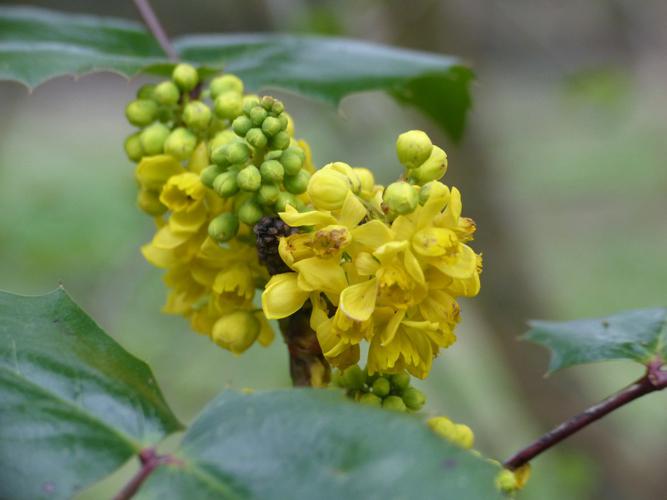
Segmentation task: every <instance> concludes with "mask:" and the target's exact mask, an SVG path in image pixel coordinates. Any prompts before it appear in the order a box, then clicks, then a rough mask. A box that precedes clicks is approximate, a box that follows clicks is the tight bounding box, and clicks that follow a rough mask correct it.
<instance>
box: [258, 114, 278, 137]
mask: <svg viewBox="0 0 667 500" xmlns="http://www.w3.org/2000/svg"><path fill="white" fill-rule="evenodd" d="M262 130H263V131H264V133H265V134H266V135H268V136H269V137H272V136H274V135H276V134H277V133H278V132H280V131H281V130H282V128H281V124H280V120H278V118H275V117H273V116H267V117H266V120H264V121H263V122H262Z"/></svg>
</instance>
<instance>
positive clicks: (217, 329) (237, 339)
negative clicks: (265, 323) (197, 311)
mask: <svg viewBox="0 0 667 500" xmlns="http://www.w3.org/2000/svg"><path fill="white" fill-rule="evenodd" d="M260 330H261V325H260V323H259V321H258V320H257V318H256V317H255V315H254V314H253V313H252V312H250V311H246V310H243V309H239V310H236V311H233V312H230V313H228V314H225V315H223V316H221V317H220V319H218V321H216V322H215V324H214V325H213V331H212V332H211V338H212V339H213V341H214V342H215V343H216V344H218V345H219V346H220V347H224V348H225V349H228V350H230V351H231V352H233V353H234V354H241V353H242V352H243V351H245V350H246V349H248V347H250V346H251V345H252V344H253V343H254V342H255V340H256V339H257V337H258V336H259V333H260Z"/></svg>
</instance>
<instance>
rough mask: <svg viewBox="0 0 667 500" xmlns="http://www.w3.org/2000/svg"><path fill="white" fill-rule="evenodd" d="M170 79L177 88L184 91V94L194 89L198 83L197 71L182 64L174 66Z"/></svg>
mask: <svg viewBox="0 0 667 500" xmlns="http://www.w3.org/2000/svg"><path fill="white" fill-rule="evenodd" d="M171 78H172V79H173V80H174V83H175V84H176V85H178V88H180V89H181V90H185V91H186V92H189V91H191V90H192V89H194V88H195V87H196V86H197V84H198V83H199V75H198V74H197V70H196V69H195V68H194V67H192V66H191V65H189V64H184V63H181V64H177V65H176V67H175V68H174V71H173V72H172V74H171Z"/></svg>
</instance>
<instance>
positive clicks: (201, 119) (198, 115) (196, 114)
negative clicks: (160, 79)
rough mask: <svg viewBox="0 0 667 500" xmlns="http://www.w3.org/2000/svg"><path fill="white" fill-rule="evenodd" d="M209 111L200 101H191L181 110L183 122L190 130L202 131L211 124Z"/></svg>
mask: <svg viewBox="0 0 667 500" xmlns="http://www.w3.org/2000/svg"><path fill="white" fill-rule="evenodd" d="M211 116H212V114H211V109H210V108H209V107H208V106H207V105H206V104H204V103H203V102H201V101H191V102H189V103H188V104H187V105H186V106H185V109H184V110H183V121H184V122H185V124H186V125H187V126H188V127H189V128H191V129H192V130H204V129H205V128H206V127H208V125H209V123H211Z"/></svg>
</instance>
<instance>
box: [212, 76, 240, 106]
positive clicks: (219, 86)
mask: <svg viewBox="0 0 667 500" xmlns="http://www.w3.org/2000/svg"><path fill="white" fill-rule="evenodd" d="M208 88H209V91H210V92H211V99H213V100H215V99H216V98H217V97H218V96H219V95H222V94H224V93H225V92H230V91H231V92H235V93H237V94H243V82H242V81H241V79H240V78H239V77H238V76H236V75H231V74H227V75H221V76H217V77H215V78H214V79H213V80H211V84H210V85H209V86H208Z"/></svg>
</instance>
